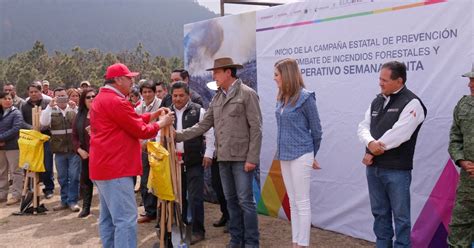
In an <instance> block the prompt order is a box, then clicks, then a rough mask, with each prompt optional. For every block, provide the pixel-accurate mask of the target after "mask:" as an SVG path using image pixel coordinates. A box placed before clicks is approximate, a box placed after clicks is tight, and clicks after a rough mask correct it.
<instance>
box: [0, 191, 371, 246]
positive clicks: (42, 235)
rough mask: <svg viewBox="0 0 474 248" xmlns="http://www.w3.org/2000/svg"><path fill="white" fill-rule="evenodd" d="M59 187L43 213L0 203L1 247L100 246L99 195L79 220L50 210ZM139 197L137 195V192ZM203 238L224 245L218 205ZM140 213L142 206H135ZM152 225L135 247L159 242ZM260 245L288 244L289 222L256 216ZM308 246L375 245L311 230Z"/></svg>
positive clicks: (208, 207)
mask: <svg viewBox="0 0 474 248" xmlns="http://www.w3.org/2000/svg"><path fill="white" fill-rule="evenodd" d="M58 192H59V189H56V191H55V196H54V197H53V198H51V199H49V200H47V199H44V200H42V201H41V203H44V204H45V206H46V207H47V208H48V209H50V211H48V212H47V214H46V215H37V216H31V215H28V216H14V215H12V213H14V212H17V211H18V210H19V205H18V204H17V205H14V206H6V205H5V203H2V204H1V205H0V247H71V246H74V247H100V239H99V232H98V222H97V218H98V216H99V207H98V202H99V199H98V196H97V192H94V199H93V208H92V214H91V215H90V216H88V217H87V218H86V219H78V218H77V214H78V213H72V212H71V211H69V210H63V211H58V212H55V211H52V208H53V206H56V205H57V204H59V202H60V201H59V195H58ZM137 197H138V194H137ZM204 207H205V211H206V212H205V218H206V219H205V220H206V223H205V224H206V239H205V240H204V241H202V242H200V243H198V244H196V245H195V246H193V247H225V245H226V244H227V243H228V241H229V235H228V234H226V233H223V228H215V227H213V226H212V222H214V221H215V220H217V219H219V217H220V211H219V207H218V205H215V204H210V203H206V204H205V206H204ZM138 212H139V213H142V212H143V207H139V208H138ZM154 226H155V224H153V223H147V224H139V225H138V246H139V247H152V246H153V245H154V244H155V243H157V242H158V238H157V236H156V233H155V228H154ZM259 226H260V245H261V247H290V242H291V227H290V224H289V222H287V221H285V220H281V219H277V218H273V217H268V216H262V215H260V216H259ZM311 247H374V244H373V243H370V242H367V241H364V240H360V239H355V238H352V237H348V236H344V235H342V234H338V233H334V232H330V231H325V230H322V229H318V228H312V230H311Z"/></svg>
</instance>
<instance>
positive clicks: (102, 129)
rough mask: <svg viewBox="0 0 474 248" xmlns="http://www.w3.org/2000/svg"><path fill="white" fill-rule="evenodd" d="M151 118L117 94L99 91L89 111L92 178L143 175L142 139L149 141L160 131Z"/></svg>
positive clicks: (103, 178) (90, 170)
mask: <svg viewBox="0 0 474 248" xmlns="http://www.w3.org/2000/svg"><path fill="white" fill-rule="evenodd" d="M149 121H150V114H148V113H147V114H143V115H141V116H140V115H138V114H137V113H135V110H134V109H133V107H132V104H131V103H130V102H129V101H128V100H127V99H126V98H124V97H122V96H120V95H118V94H117V93H116V92H115V91H113V90H112V89H108V88H102V89H100V92H99V94H98V95H97V97H96V98H95V99H94V102H93V103H92V107H91V110H90V123H91V140H90V152H89V176H90V179H92V180H109V179H115V178H120V177H129V176H136V175H141V174H142V162H141V146H140V141H139V139H150V138H153V137H155V136H156V133H157V132H158V130H159V126H158V123H156V122H155V123H150V124H148V122H149Z"/></svg>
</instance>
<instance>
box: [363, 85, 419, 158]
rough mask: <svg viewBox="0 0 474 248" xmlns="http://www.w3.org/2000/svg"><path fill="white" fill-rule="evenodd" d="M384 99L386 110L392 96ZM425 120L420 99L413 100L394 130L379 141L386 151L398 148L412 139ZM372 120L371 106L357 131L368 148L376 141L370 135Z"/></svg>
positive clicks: (403, 111)
mask: <svg viewBox="0 0 474 248" xmlns="http://www.w3.org/2000/svg"><path fill="white" fill-rule="evenodd" d="M402 89H403V87H402V88H401V89H399V90H398V91H396V92H395V93H397V92H399V91H400V90H402ZM384 98H385V101H384V105H383V106H384V108H385V107H386V106H387V104H388V102H389V101H390V96H388V97H387V96H384ZM424 119H425V111H424V110H423V107H422V106H421V103H420V101H419V100H418V99H413V100H411V101H410V102H409V103H408V104H407V105H406V106H405V108H403V110H402V112H401V114H400V116H399V118H398V121H397V122H395V124H393V126H392V128H391V129H389V130H387V131H386V132H385V133H384V134H383V135H382V137H380V139H378V140H379V141H381V142H382V143H384V144H385V150H390V149H393V148H397V147H399V146H400V145H401V144H402V143H404V142H406V141H408V140H409V139H410V137H411V136H412V135H413V133H414V132H415V130H416V128H417V127H418V125H420V123H422V122H423V120H424ZM370 120H371V115H370V106H369V108H368V109H367V111H366V112H365V117H364V120H363V121H362V122H361V123H359V127H358V130H357V134H358V136H359V140H360V141H361V142H362V143H364V145H365V146H366V147H367V146H368V145H369V143H370V142H371V141H374V140H375V139H374V138H373V137H372V135H371V134H370Z"/></svg>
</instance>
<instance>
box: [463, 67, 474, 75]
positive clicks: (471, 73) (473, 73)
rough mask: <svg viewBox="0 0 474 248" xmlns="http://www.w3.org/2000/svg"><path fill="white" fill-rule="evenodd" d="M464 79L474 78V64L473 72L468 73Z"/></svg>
mask: <svg viewBox="0 0 474 248" xmlns="http://www.w3.org/2000/svg"><path fill="white" fill-rule="evenodd" d="M462 76H463V77H468V78H474V64H472V70H471V71H470V72H466V73H464V74H463V75H462Z"/></svg>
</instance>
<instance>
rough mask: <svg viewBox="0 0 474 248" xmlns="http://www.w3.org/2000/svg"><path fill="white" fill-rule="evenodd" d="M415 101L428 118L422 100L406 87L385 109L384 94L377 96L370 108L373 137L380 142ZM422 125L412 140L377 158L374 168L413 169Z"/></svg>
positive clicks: (393, 96)
mask: <svg viewBox="0 0 474 248" xmlns="http://www.w3.org/2000/svg"><path fill="white" fill-rule="evenodd" d="M413 99H418V101H420V103H421V106H422V107H423V111H424V112H425V116H426V113H427V111H426V107H425V105H424V104H423V102H422V101H421V99H420V98H418V97H417V96H416V95H415V94H414V93H413V92H411V91H410V90H409V89H407V88H406V87H404V88H403V89H402V90H400V91H399V92H398V93H396V94H392V95H391V96H390V101H389V102H388V104H387V106H385V108H384V107H383V104H384V101H385V98H384V97H383V96H382V94H379V95H377V97H376V98H375V99H374V100H373V101H372V104H371V106H370V114H371V119H370V134H371V135H372V137H373V138H374V139H376V140H378V139H379V138H380V137H382V135H383V134H384V133H385V132H386V131H388V130H389V129H391V128H392V127H393V125H394V124H395V122H397V121H398V119H399V117H400V114H401V113H402V110H403V109H404V108H405V106H406V105H407V104H408V103H409V102H410V101H411V100H413ZM421 124H422V123H421ZM421 124H420V125H418V127H417V128H416V130H415V132H414V133H413V134H412V136H411V137H410V139H409V140H407V141H406V142H404V143H402V144H401V145H400V146H399V147H397V148H393V149H390V150H387V151H385V152H384V154H382V155H380V156H375V157H374V160H373V161H374V163H373V166H376V167H380V168H387V169H397V170H411V169H413V154H414V152H415V145H416V138H417V136H418V131H420V128H421Z"/></svg>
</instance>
